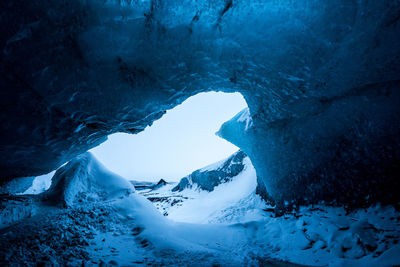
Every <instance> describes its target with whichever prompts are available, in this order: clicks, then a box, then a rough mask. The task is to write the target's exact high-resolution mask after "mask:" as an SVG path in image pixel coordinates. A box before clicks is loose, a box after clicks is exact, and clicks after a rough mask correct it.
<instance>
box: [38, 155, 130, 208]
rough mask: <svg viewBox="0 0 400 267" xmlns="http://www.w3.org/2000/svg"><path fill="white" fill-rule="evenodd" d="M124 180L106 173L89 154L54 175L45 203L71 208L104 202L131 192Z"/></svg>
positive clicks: (44, 194)
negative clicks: (48, 201)
mask: <svg viewBox="0 0 400 267" xmlns="http://www.w3.org/2000/svg"><path fill="white" fill-rule="evenodd" d="M134 191H135V189H134V187H133V185H132V184H131V183H130V182H129V181H127V180H126V179H124V178H122V177H121V176H118V175H116V174H114V173H112V172H110V171H108V170H107V169H106V168H105V167H104V166H103V165H102V164H101V163H100V162H99V161H98V160H97V159H96V158H95V157H94V156H93V155H92V154H91V153H89V152H86V153H84V154H82V155H80V156H78V157H76V158H75V159H73V160H71V161H70V162H69V163H68V164H66V165H64V166H63V167H61V168H60V169H58V170H57V172H56V173H55V175H54V177H53V179H52V184H51V186H50V188H49V190H48V191H46V192H44V193H43V195H42V196H43V197H44V199H46V200H50V201H52V202H55V203H58V204H62V205H65V206H73V205H74V204H75V203H80V202H84V201H86V200H90V201H100V200H107V199H110V198H116V197H119V196H123V195H126V194H127V193H129V192H134Z"/></svg>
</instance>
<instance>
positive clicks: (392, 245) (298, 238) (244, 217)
mask: <svg viewBox="0 0 400 267" xmlns="http://www.w3.org/2000/svg"><path fill="white" fill-rule="evenodd" d="M223 163H224V162H220V163H219V164H221V165H222V164H223ZM216 168H218V164H214V165H213V168H212V169H216ZM256 183H257V181H256V173H255V170H254V167H253V166H252V164H251V161H250V159H249V158H248V157H246V159H245V168H244V169H243V171H242V172H241V173H240V174H239V175H237V176H236V177H234V178H233V179H232V180H231V181H229V182H227V183H225V184H221V185H219V186H217V187H216V188H215V189H214V190H213V191H211V192H208V191H206V190H204V191H203V190H200V189H199V188H188V189H185V190H183V191H181V192H179V193H177V192H172V191H171V189H172V188H173V187H174V184H170V185H168V186H164V187H163V188H161V189H159V190H149V191H143V192H141V194H143V195H144V196H146V197H148V198H149V199H152V201H153V203H154V205H155V206H156V207H157V208H158V209H159V210H160V211H161V212H162V213H163V214H164V215H165V216H166V218H169V219H171V220H172V221H175V222H177V223H181V222H186V223H191V224H193V225H196V229H198V227H199V225H202V226H204V227H205V228H208V227H214V226H218V227H219V230H218V231H221V232H223V233H224V231H225V230H226V229H224V226H225V227H228V228H229V229H235V231H238V232H237V233H235V232H234V233H231V234H232V235H234V236H241V235H242V234H243V233H242V232H241V231H242V230H244V229H246V230H245V232H246V233H245V234H244V236H245V237H242V236H241V238H243V239H241V240H240V242H239V244H236V245H237V246H239V247H241V249H242V254H246V253H253V254H254V255H258V256H259V257H261V258H263V257H267V258H273V259H276V260H283V261H289V262H293V263H297V264H304V265H308V266H321V265H329V266H354V265H360V266H361V265H362V266H372V265H379V266H392V265H395V264H399V263H400V257H399V254H397V255H396V253H397V252H398V245H396V244H397V242H398V241H399V239H400V232H399V226H400V220H399V218H400V216H399V215H400V213H399V212H398V211H396V210H395V209H394V208H393V207H391V206H385V207H381V206H379V205H378V206H374V207H370V208H368V209H359V210H355V211H353V212H350V213H349V212H348V211H346V210H345V209H344V208H343V207H328V206H324V205H314V206H301V207H300V208H299V210H298V211H294V212H293V213H289V214H285V215H284V216H281V217H276V216H275V214H274V212H272V211H270V210H271V207H270V206H268V205H267V204H266V203H265V202H264V201H263V200H262V199H261V198H260V197H259V196H258V195H256V194H255V187H256ZM170 231H172V230H170ZM173 231H179V230H176V229H175V230H173ZM203 231H204V232H203V235H202V238H204V237H205V236H206V232H207V231H206V230H203ZM175 234H177V233H175ZM191 235H192V233H191ZM193 235H195V234H194V233H193ZM196 238H199V237H197V236H196ZM208 238H211V237H208ZM225 245H226V246H229V244H225Z"/></svg>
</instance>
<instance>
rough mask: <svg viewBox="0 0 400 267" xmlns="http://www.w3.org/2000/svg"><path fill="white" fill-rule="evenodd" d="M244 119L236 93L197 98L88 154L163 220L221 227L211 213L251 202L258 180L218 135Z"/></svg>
mask: <svg viewBox="0 0 400 267" xmlns="http://www.w3.org/2000/svg"><path fill="white" fill-rule="evenodd" d="M238 115H239V116H238ZM244 115H245V116H248V117H249V110H248V106H247V103H246V100H245V99H244V97H243V96H242V95H241V94H240V93H238V92H236V93H224V92H214V91H212V92H207V93H199V94H196V95H194V96H192V97H189V98H188V99H187V100H185V101H184V102H183V103H181V104H180V105H177V106H176V107H174V108H172V109H171V110H168V111H166V113H165V114H164V115H163V116H162V117H161V118H160V119H159V120H157V121H155V122H154V123H153V124H152V125H150V126H148V127H146V128H145V129H144V131H142V132H140V133H138V134H128V133H122V132H119V133H115V134H111V135H109V136H108V138H107V140H106V141H105V142H103V143H102V144H100V145H99V146H97V147H95V148H92V149H91V150H89V152H90V153H91V154H92V155H93V156H94V157H95V158H96V159H97V160H98V161H99V162H100V163H101V164H102V165H104V166H105V167H106V168H107V169H108V170H110V171H111V172H113V173H115V174H117V175H119V176H121V177H123V178H125V179H126V180H128V181H130V182H131V183H132V184H133V186H134V187H135V188H136V190H137V192H138V193H139V194H141V195H143V196H145V197H146V198H147V199H149V200H150V201H151V202H153V204H155V206H156V208H157V209H158V210H159V211H160V212H161V213H162V214H163V215H164V216H167V217H169V218H170V219H172V220H176V221H182V222H191V223H216V222H222V219H221V216H219V217H218V216H217V217H218V218H217V217H216V216H213V214H216V213H218V212H221V211H222V210H224V209H227V208H228V207H229V208H231V209H232V207H234V206H235V205H236V204H237V202H238V201H241V200H244V199H246V198H255V189H256V186H257V178H256V172H255V169H254V167H253V165H252V163H251V161H250V159H249V157H248V156H247V155H246V154H245V153H244V152H243V151H240V149H239V148H238V147H237V146H235V145H233V144H232V143H230V142H229V141H227V140H225V139H223V138H222V137H220V136H219V135H218V134H217V132H218V131H219V130H220V128H221V126H222V124H224V123H225V122H227V121H230V120H232V119H235V117H238V118H239V120H243V117H244ZM245 123H246V125H247V126H248V123H249V122H248V121H247V122H245ZM247 126H246V127H247ZM64 165H65V164H64ZM54 174H55V171H52V172H50V173H49V174H45V175H41V176H38V177H36V178H35V179H34V180H33V183H32V186H31V187H30V188H28V189H27V190H26V191H25V192H24V193H23V194H39V193H42V192H44V191H45V190H47V189H48V188H49V187H50V185H51V179H52V177H53V176H54ZM257 197H258V196H257ZM258 198H259V197H258ZM253 204H254V203H253ZM258 204H260V205H262V201H261V199H260V201H259V203H258ZM242 208H243V207H242ZM241 219H244V218H241Z"/></svg>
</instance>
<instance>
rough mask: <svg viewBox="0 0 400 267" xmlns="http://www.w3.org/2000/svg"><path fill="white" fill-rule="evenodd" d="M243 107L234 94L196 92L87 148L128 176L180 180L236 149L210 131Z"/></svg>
mask: <svg viewBox="0 0 400 267" xmlns="http://www.w3.org/2000/svg"><path fill="white" fill-rule="evenodd" d="M245 107H247V104H246V101H245V100H244V98H243V96H242V95H241V94H239V93H230V94H228V93H222V92H208V93H200V94H198V95H195V96H193V97H190V98H189V99H187V100H186V101H185V102H183V103H182V104H181V105H179V106H176V107H175V108H173V109H171V110H169V111H167V113H166V114H165V115H164V116H163V117H162V118H161V119H159V120H158V121H155V122H154V123H153V125H152V126H151V127H147V128H146V129H145V130H144V131H143V132H140V133H139V134H136V135H132V134H125V133H117V134H113V135H110V136H108V140H107V141H106V142H104V143H102V144H101V145H100V146H98V147H95V148H93V149H92V150H90V151H91V152H92V153H94V155H95V156H96V157H97V158H98V159H99V160H100V161H101V162H102V163H103V164H104V165H105V166H106V167H107V168H108V169H110V170H111V171H113V172H115V173H117V174H119V175H121V176H123V177H125V178H127V179H130V180H138V181H158V180H159V179H161V178H163V179H165V180H167V181H179V180H180V178H182V177H184V176H186V175H187V174H189V173H191V172H193V171H195V170H197V169H199V168H201V167H204V166H206V165H208V164H211V163H214V162H216V161H218V160H221V159H223V158H226V157H228V156H230V155H231V154H232V153H234V152H235V151H237V150H238V148H237V147H236V146H234V145H232V144H231V143H229V142H227V141H225V140H224V139H221V138H219V137H218V136H216V135H215V132H217V131H218V130H219V128H220V126H221V125H222V123H224V122H225V121H227V120H229V119H231V118H232V117H233V116H234V115H236V114H237V113H238V112H239V111H241V110H242V109H244V108H245Z"/></svg>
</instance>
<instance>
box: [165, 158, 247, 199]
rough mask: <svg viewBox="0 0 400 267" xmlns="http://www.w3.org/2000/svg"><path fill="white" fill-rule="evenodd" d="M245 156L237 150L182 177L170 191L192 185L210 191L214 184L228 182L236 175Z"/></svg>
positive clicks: (241, 167) (180, 189)
mask: <svg viewBox="0 0 400 267" xmlns="http://www.w3.org/2000/svg"><path fill="white" fill-rule="evenodd" d="M246 157H247V155H246V154H245V153H244V152H243V151H240V150H239V151H238V152H236V153H234V154H233V155H232V156H230V157H229V158H227V159H224V160H221V161H218V162H216V163H213V164H211V165H208V166H206V167H204V168H202V169H199V170H197V171H194V172H193V173H191V174H190V175H188V176H186V177H184V178H182V179H181V181H180V182H179V184H178V185H177V186H175V187H174V188H173V189H172V191H173V192H175V191H182V190H184V189H186V188H192V187H194V186H198V187H199V188H200V189H202V190H207V191H212V190H214V188H215V187H216V186H218V185H220V184H222V183H226V182H229V181H231V180H232V178H233V177H235V176H237V175H238V174H239V173H240V172H241V171H242V170H243V169H244V159H245V158H246Z"/></svg>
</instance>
